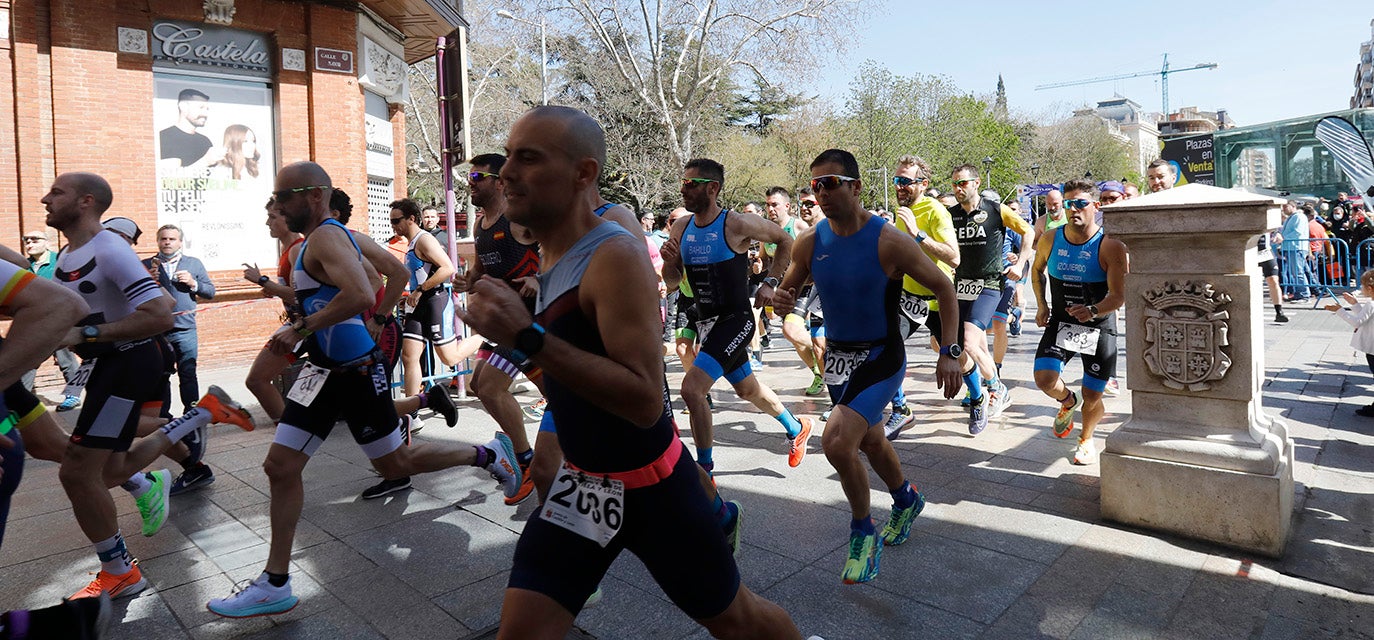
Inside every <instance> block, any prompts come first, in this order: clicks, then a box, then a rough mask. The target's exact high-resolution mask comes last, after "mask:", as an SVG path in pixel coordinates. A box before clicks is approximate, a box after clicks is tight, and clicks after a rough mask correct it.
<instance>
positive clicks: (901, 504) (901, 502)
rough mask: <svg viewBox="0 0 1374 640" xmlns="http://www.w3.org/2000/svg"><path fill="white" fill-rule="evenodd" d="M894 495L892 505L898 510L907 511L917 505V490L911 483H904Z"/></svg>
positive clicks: (893, 492) (894, 491)
mask: <svg viewBox="0 0 1374 640" xmlns="http://www.w3.org/2000/svg"><path fill="white" fill-rule="evenodd" d="M890 493H892V505H893V506H894V507H895V508H897V509H905V508H907V507H910V506H911V505H913V504H916V488H915V487H913V486H911V483H910V482H903V483H902V486H900V487H897V488H896V489H895V490H893V491H891V492H890Z"/></svg>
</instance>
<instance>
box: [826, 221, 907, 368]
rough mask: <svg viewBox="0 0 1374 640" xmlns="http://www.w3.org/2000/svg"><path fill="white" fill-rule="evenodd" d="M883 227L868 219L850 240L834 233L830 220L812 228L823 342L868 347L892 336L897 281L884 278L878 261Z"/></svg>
mask: <svg viewBox="0 0 1374 640" xmlns="http://www.w3.org/2000/svg"><path fill="white" fill-rule="evenodd" d="M885 224H887V222H886V221H884V220H883V219H882V218H879V217H878V216H873V217H872V218H870V219H869V221H868V222H867V223H865V224H864V226H863V227H861V228H860V229H859V231H858V232H857V233H855V234H854V235H851V236H839V235H836V234H835V232H834V231H833V230H831V229H830V221H829V220H822V221H820V222H819V223H817V224H816V235H815V241H816V244H815V248H814V250H813V251H812V252H811V278H812V280H814V281H815V282H816V290H817V291H819V292H820V296H821V309H822V310H823V311H824V312H825V336H826V339H828V340H834V341H840V342H852V343H872V342H877V341H881V340H884V339H886V338H888V337H889V336H891V335H895V334H896V326H895V325H896V323H895V322H894V321H893V320H894V319H895V315H894V314H896V313H897V309H898V299H899V296H900V294H901V291H902V281H901V280H894V279H892V278H889V277H888V276H887V273H886V272H885V271H883V266H882V264H881V263H880V262H879V260H878V237H879V236H880V235H882V231H883V225H885Z"/></svg>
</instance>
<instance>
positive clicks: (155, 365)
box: [54, 231, 166, 452]
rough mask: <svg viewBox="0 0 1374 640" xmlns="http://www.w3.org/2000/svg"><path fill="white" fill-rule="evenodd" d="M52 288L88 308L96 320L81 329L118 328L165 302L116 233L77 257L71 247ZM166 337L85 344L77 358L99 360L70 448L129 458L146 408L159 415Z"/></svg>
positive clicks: (59, 263)
mask: <svg viewBox="0 0 1374 640" xmlns="http://www.w3.org/2000/svg"><path fill="white" fill-rule="evenodd" d="M54 280H56V281H57V282H58V283H60V284H62V285H63V286H65V287H67V288H68V289H71V290H72V291H74V292H76V293H77V294H78V295H80V296H81V297H82V299H84V300H85V301H86V304H87V305H88V306H89V307H90V309H91V314H90V315H88V316H86V317H85V318H84V319H82V320H81V321H80V322H78V323H77V325H78V326H83V327H84V326H90V325H99V324H105V323H107V322H115V321H118V320H122V319H124V318H126V317H128V316H129V315H130V314H132V313H133V312H134V310H135V309H137V308H138V306H139V305H141V304H144V303H146V302H149V301H152V300H156V299H158V298H160V297H162V295H163V292H162V288H161V287H159V286H158V285H157V282H156V281H154V280H153V279H152V277H150V276H149V275H148V270H147V269H145V268H143V264H142V263H140V262H139V261H138V256H136V255H134V250H133V248H132V247H130V246H129V243H128V242H125V241H124V238H123V237H122V236H120V235H118V234H116V233H115V232H113V231H101V232H100V233H97V234H96V235H95V236H94V237H92V238H91V240H90V242H87V243H86V244H84V245H82V246H81V247H79V248H77V249H72V248H71V247H70V246H69V247H66V248H64V249H63V250H62V253H60V254H59V255H58V257H57V270H56V272H55V273H54ZM165 347H166V342H165V341H164V340H162V339H161V338H160V337H154V338H136V339H132V340H120V341H118V342H93V343H84V342H83V343H81V344H77V345H75V346H73V347H72V351H73V352H75V353H76V355H78V356H80V357H81V359H82V360H83V362H82V367H85V366H87V364H88V363H89V362H90V361H92V360H94V365H93V368H92V369H91V370H90V377H89V378H88V379H87V381H86V402H85V404H83V405H82V406H81V415H80V416H79V417H78V418H77V420H76V429H75V430H73V431H72V437H71V442H72V444H78V445H81V446H83V447H90V448H92V449H110V450H112V451H116V452H120V451H128V450H129V445H130V444H131V443H132V442H133V439H134V435H135V432H136V430H137V428H138V417H139V412H140V411H141V410H142V409H143V407H144V406H148V407H159V408H160V407H161V405H162V400H161V397H162V387H163V386H164V385H163V382H164V380H165V378H163V377H162V376H158V375H150V372H163V371H165V367H164V364H165V361H164V353H165V350H164V348H165Z"/></svg>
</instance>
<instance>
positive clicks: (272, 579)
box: [262, 571, 291, 587]
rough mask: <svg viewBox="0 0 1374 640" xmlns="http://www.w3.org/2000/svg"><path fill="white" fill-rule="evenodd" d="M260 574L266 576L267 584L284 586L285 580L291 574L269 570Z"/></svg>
mask: <svg viewBox="0 0 1374 640" xmlns="http://www.w3.org/2000/svg"><path fill="white" fill-rule="evenodd" d="M262 574H263V575H265V576H267V584H270V585H272V586H274V587H284V586H286V582H287V581H288V580H290V579H291V574H289V573H272V572H271V571H264V572H262Z"/></svg>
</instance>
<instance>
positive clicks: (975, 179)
mask: <svg viewBox="0 0 1374 640" xmlns="http://www.w3.org/2000/svg"><path fill="white" fill-rule="evenodd" d="M970 182H978V178H969V179H968V180H955V181H954V186H956V187H962V186H964V185H966V184H968V183H970Z"/></svg>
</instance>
